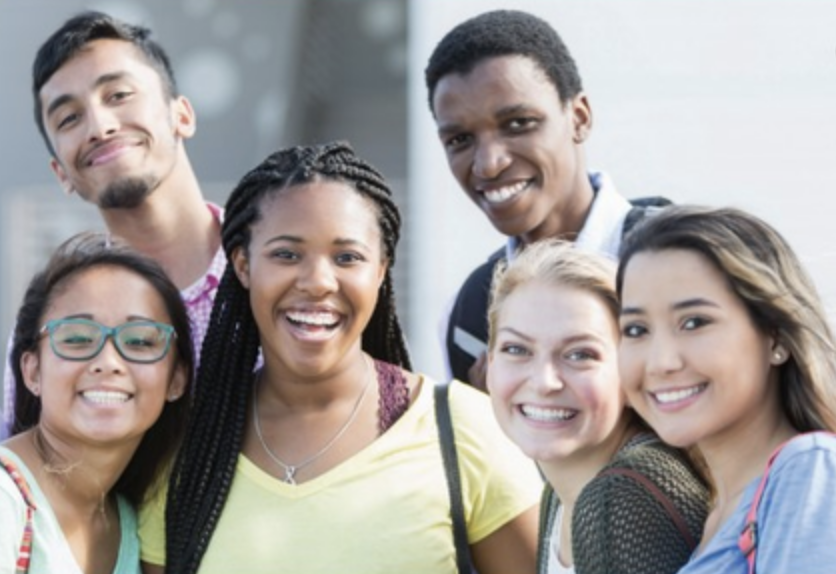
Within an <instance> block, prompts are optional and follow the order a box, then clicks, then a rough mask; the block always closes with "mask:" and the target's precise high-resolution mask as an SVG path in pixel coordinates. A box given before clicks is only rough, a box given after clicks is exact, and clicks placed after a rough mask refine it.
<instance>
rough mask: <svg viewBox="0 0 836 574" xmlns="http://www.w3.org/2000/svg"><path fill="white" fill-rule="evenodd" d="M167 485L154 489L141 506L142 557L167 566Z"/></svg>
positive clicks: (155, 563) (157, 564)
mask: <svg viewBox="0 0 836 574" xmlns="http://www.w3.org/2000/svg"><path fill="white" fill-rule="evenodd" d="M167 493H168V488H167V485H164V486H161V487H160V488H156V489H154V491H153V492H152V495H151V497H150V498H148V499H147V500H146V501H145V502H144V503H143V504H142V506H140V508H139V547H140V559H141V560H142V561H143V562H147V563H149V564H154V565H156V566H165V501H166V495H167Z"/></svg>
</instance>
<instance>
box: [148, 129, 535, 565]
mask: <svg viewBox="0 0 836 574" xmlns="http://www.w3.org/2000/svg"><path fill="white" fill-rule="evenodd" d="M399 233H400V216H399V213H398V210H397V207H396V206H395V204H394V202H393V201H392V197H391V192H390V190H389V188H388V186H387V185H386V182H385V181H384V180H383V178H382V176H381V175H380V174H379V173H378V172H377V171H376V170H375V169H374V168H372V167H371V166H370V165H368V164H367V163H366V162H364V161H363V160H361V159H359V158H358V157H357V156H356V155H355V154H354V152H353V151H352V149H351V148H350V147H349V146H348V145H347V144H345V143H340V142H337V143H332V144H327V145H317V146H310V147H294V148H290V149H286V150H283V151H279V152H277V153H274V154H273V155H271V156H269V157H268V158H267V159H266V160H265V161H264V162H262V163H261V164H260V165H258V166H257V167H256V168H255V169H253V170H252V171H251V172H249V173H248V174H247V175H245V176H244V178H243V179H242V180H241V182H240V183H239V184H238V186H237V187H236V189H235V190H234V191H233V192H232V194H231V195H230V198H229V200H228V202H227V205H226V214H225V221H224V224H223V230H222V239H223V246H224V250H225V251H226V254H227V257H228V259H229V262H230V265H229V266H228V268H227V272H226V273H225V275H224V277H223V279H222V281H221V283H220V286H219V288H218V294H217V298H216V300H215V306H214V310H213V313H212V319H211V322H210V326H209V331H208V335H207V337H206V340H205V342H204V345H203V350H202V354H201V363H200V368H199V371H198V382H197V383H196V386H197V388H198V389H199V391H198V392H197V393H196V397H195V415H194V417H193V418H192V420H191V422H190V425H189V431H188V435H187V440H186V444H185V445H184V447H183V448H182V450H181V451H180V454H179V456H178V458H177V461H176V463H175V466H174V469H173V474H172V477H171V480H170V483H169V489H170V490H169V492H168V496H167V500H166V501H165V510H163V504H162V501H161V500H157V501H155V502H154V503H150V504H149V505H148V506H147V507H146V508H145V510H144V512H143V519H142V526H141V537H142V542H143V548H142V552H143V560H144V561H145V563H146V572H155V571H162V565H163V564H165V571H166V572H176V573H178V574H181V573H182V574H184V573H194V572H201V573H203V574H206V573H213V572H223V573H228V572H247V573H259V572H265V573H266V572H270V573H272V572H294V573H300V572H301V573H304V572H322V573H325V572H327V573H331V572H338V571H342V572H358V573H359V572H362V573H370V572H386V573H391V572H401V573H403V572H406V573H408V572H415V573H426V572H442V573H443V572H451V573H452V572H455V571H456V551H455V547H454V542H453V535H452V529H451V517H450V502H449V495H448V491H447V480H446V478H445V471H444V466H443V464H442V457H441V451H440V448H439V439H438V430H437V427H436V423H435V417H434V414H433V387H434V384H433V382H432V381H431V380H429V379H427V378H426V377H423V376H421V375H416V374H413V373H411V372H410V371H409V369H410V361H409V355H408V352H407V349H406V346H405V344H404V338H403V335H402V333H401V328H400V324H399V322H398V319H397V314H396V311H395V302H394V294H393V290H392V278H391V266H392V264H393V263H394V261H395V246H396V244H397V241H398V237H399ZM259 352H261V355H262V357H263V366H262V367H261V368H258V369H256V363H257V357H258V355H259ZM450 408H451V412H452V420H453V426H454V429H455V436H456V445H457V449H458V455H459V463H460V464H459V469H460V472H461V475H462V495H463V498H464V506H465V518H466V523H467V536H468V540H469V543H470V550H471V551H472V554H473V558H474V561H475V564H476V567H477V568H478V570H479V572H481V573H482V574H490V573H492V572H496V573H500V572H533V571H534V561H535V547H536V528H537V525H536V522H537V509H536V501H537V496H538V493H539V490H540V488H541V484H542V483H541V481H540V479H539V477H538V476H537V473H536V470H535V468H534V467H533V465H531V464H530V463H529V462H528V461H526V460H525V459H524V457H522V455H521V453H519V451H518V450H517V449H516V448H515V447H514V445H513V444H511V443H510V442H509V441H507V439H505V438H504V436H503V435H502V432H501V431H500V430H499V428H498V427H497V426H496V424H495V423H494V422H493V417H492V415H491V412H490V405H489V403H488V400H487V398H486V397H483V396H482V395H480V394H479V393H478V392H476V391H472V390H471V389H469V388H466V387H465V386H464V385H461V384H454V385H452V387H451V390H450ZM163 516H164V518H165V520H164V521H163Z"/></svg>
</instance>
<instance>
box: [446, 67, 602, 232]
mask: <svg viewBox="0 0 836 574" xmlns="http://www.w3.org/2000/svg"><path fill="white" fill-rule="evenodd" d="M433 109H434V111H435V119H436V124H437V126H438V134H439V138H440V140H441V142H442V144H443V145H444V149H445V151H446V154H447V161H448V163H449V165H450V169H451V171H452V172H453V175H454V176H455V177H456V179H457V180H458V182H459V185H460V186H461V187H462V189H463V190H464V191H465V192H466V193H467V195H468V197H470V199H471V200H473V202H474V203H476V205H478V206H479V208H480V209H481V210H482V211H484V212H485V214H486V215H487V216H488V218H489V219H490V221H491V223H492V224H493V225H494V227H496V229H497V230H498V231H500V232H501V233H503V234H505V235H509V236H518V237H521V238H522V240H523V241H524V242H526V243H532V242H534V241H537V240H539V239H543V238H546V237H554V236H557V235H559V234H561V233H566V232H576V231H579V230H580V228H581V226H582V224H583V220H584V218H585V216H586V213H587V211H588V209H589V206H590V205H591V203H592V197H593V196H592V188H591V186H590V184H589V180H588V177H587V174H586V169H585V165H584V159H583V150H582V147H581V143H582V142H583V140H584V139H585V138H586V136H587V135H588V131H589V129H590V127H591V123H592V115H591V111H590V108H589V105H588V103H587V101H586V96H584V95H583V94H579V95H578V96H576V97H575V98H572V100H570V101H569V102H566V103H565V104H563V103H561V101H560V95H559V94H558V93H557V88H555V86H554V84H552V83H551V82H550V81H549V79H548V77H547V76H546V74H545V73H544V72H543V71H542V70H541V69H540V68H539V67H538V65H537V64H536V63H535V62H534V60H532V59H530V58H527V57H524V56H502V57H495V58H488V59H486V60H484V61H482V62H480V63H479V64H477V65H476V67H475V68H474V69H473V70H471V71H470V72H469V73H467V74H464V75H462V74H455V73H453V74H448V75H447V76H444V77H442V78H441V80H440V81H439V82H438V85H437V87H436V90H435V96H434V98H433Z"/></svg>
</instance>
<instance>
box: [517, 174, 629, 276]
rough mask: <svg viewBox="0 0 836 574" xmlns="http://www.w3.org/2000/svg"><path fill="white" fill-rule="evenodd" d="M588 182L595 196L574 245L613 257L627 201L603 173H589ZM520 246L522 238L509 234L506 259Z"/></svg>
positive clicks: (616, 252) (627, 207) (616, 251)
mask: <svg viewBox="0 0 836 574" xmlns="http://www.w3.org/2000/svg"><path fill="white" fill-rule="evenodd" d="M589 182H590V183H591V184H592V191H593V192H594V193H595V196H594V197H593V199H592V206H591V207H590V209H589V214H588V215H587V216H586V221H584V223H583V228H581V231H580V233H579V234H578V238H577V239H576V240H575V245H576V246H577V247H578V248H579V249H584V250H587V251H595V252H598V253H601V254H603V255H607V256H609V257H612V258H616V257H618V249H619V248H620V246H621V233H622V227H623V226H624V218H626V217H627V214H628V213H629V211H630V202H629V201H627V200H626V199H624V197H622V196H621V195H620V194H619V193H618V191H617V190H616V189H615V185H614V184H613V182H612V180H611V179H610V178H609V176H607V174H605V173H603V172H592V173H590V174H589ZM521 246H522V241H521V240H520V238H519V237H516V236H514V237H509V238H508V241H507V243H506V244H505V257H506V259H507V260H508V261H512V260H513V259H514V256H515V254H516V253H517V252H518V251H519V249H520V247H521Z"/></svg>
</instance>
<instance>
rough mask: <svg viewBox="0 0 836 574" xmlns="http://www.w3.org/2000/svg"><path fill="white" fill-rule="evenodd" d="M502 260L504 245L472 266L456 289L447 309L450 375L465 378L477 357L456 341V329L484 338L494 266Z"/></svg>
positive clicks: (469, 336) (479, 339) (480, 338)
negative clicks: (455, 293)
mask: <svg viewBox="0 0 836 574" xmlns="http://www.w3.org/2000/svg"><path fill="white" fill-rule="evenodd" d="M504 260H505V248H504V247H503V248H502V249H499V250H497V251H496V252H494V253H493V254H492V255H491V256H490V257H489V258H488V260H487V261H486V262H485V263H483V264H482V265H480V266H479V267H477V268H476V269H474V270H473V271H472V272H471V273H470V275H469V276H468V278H467V279H466V280H465V282H464V283H463V284H462V286H461V288H460V289H459V292H458V294H457V295H456V301H455V303H454V304H453V308H452V309H451V311H450V318H449V322H448V325H447V333H446V334H445V338H446V341H445V343H446V347H447V358H448V360H449V363H450V370H451V372H452V375H453V378H455V379H458V380H460V381H462V382H465V383H467V382H469V381H468V376H469V375H468V370H469V369H470V367H472V366H473V363H475V362H476V359H477V358H478V357H474V356H473V354H472V351H468V350H465V349H464V348H462V347H461V346H460V345H459V344H458V343H457V342H456V331H457V330H458V331H464V333H466V334H467V335H466V336H467V338H473V339H476V340H478V341H480V342H481V343H485V342H486V341H487V340H488V303H489V300H490V295H491V282H492V280H493V272H494V268H495V267H496V265H497V264H498V263H499V262H500V261H504Z"/></svg>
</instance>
